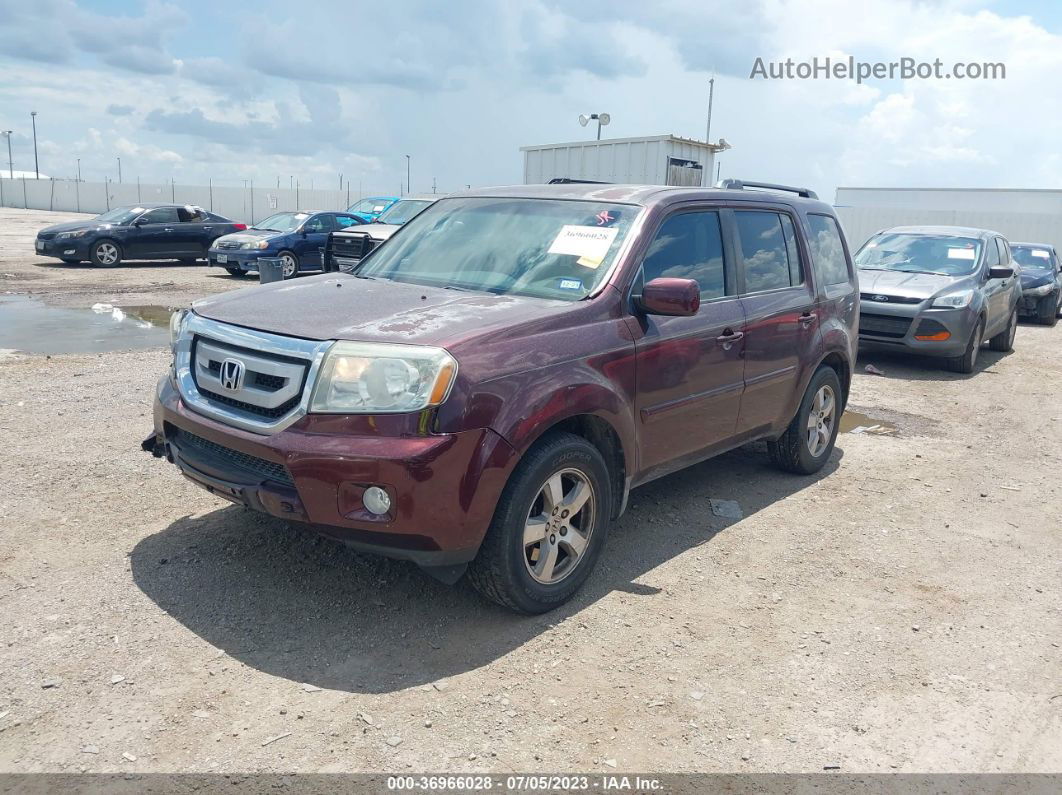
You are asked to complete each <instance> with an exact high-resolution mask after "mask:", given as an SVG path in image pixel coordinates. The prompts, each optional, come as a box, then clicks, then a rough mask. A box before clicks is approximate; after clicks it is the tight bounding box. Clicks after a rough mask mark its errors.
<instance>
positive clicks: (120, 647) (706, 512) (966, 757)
mask: <svg viewBox="0 0 1062 795" xmlns="http://www.w3.org/2000/svg"><path fill="white" fill-rule="evenodd" d="M68 217H70V216H66V215H60V214H49V213H41V212H33V211H28V212H27V211H19V210H0V291H8V292H15V293H22V294H33V295H35V296H37V297H39V298H42V299H44V300H46V301H48V302H50V303H54V304H62V305H65V306H85V307H87V306H90V305H92V304H93V303H96V302H101V301H102V302H111V303H115V304H129V305H144V304H167V305H170V304H172V305H177V304H184V303H187V302H188V301H189V300H191V299H192V298H194V297H196V296H200V295H205V294H208V293H212V292H218V291H220V290H226V289H231V288H233V287H235V286H240V283H239V282H238V281H236V280H234V279H231V278H230V277H228V276H227V275H222V274H221V273H220V272H212V271H209V270H208V269H207V268H204V267H190V266H178V265H176V264H153V265H140V264H137V265H133V266H130V267H124V268H118V269H113V270H95V269H91V268H88V267H85V266H82V267H69V266H64V265H62V264H60V263H57V262H55V261H50V260H44V259H41V258H37V257H34V256H33V255H32V251H31V243H32V234H33V232H34V231H35V230H36V228H38V227H39V226H42V225H44V224H45V223H51V222H54V221H58V220H62V219H63V218H68ZM3 322H4V315H3V309H2V307H0V325H2V324H3ZM870 362H872V363H873V364H875V365H876V366H877V367H880V368H881V369H882V370H884V371H885V373H886V376H885V377H880V376H871V375H866V374H864V373H862V372H860V373H859V374H858V375H857V376H856V377H855V382H854V384H853V395H852V403H853V405H854V407H855V408H856V409H857V410H859V411H862V412H865V413H866V414H868V415H869V416H870V417H872V418H873V419H875V420H882V421H887V422H889V423H891V424H892V425H894V426H895V428H896V430H895V432H893V433H890V434H887V435H879V434H869V433H862V434H852V433H846V434H843V435H842V436H841V437H840V438H839V440H838V446H837V450H836V453H835V454H834V457H833V460H832V461H831V462H830V463H829V465H828V466H827V467H826V468H825V469H824V470H823V471H822V472H821V473H820V474H819V475H818V476H815V477H808V478H805V477H796V476H791V475H783V474H780V473H778V472H776V471H774V470H772V469H771V468H770V467H769V465H768V464H767V462H766V457H765V455H764V451H763V449H762V447H760V446H755V445H753V446H750V447H747V448H743V449H741V450H738V451H735V452H733V453H729V454H727V455H724V456H722V457H720V458H717V459H714V460H712V461H709V462H706V463H704V464H701V465H699V466H696V467H693V468H691V469H688V470H686V471H684V472H681V473H678V474H676V475H673V476H671V477H668V478H665V479H662V480H659V481H657V482H655V483H653V484H650V485H648V486H645V487H643V488H641V489H639V490H637V491H636V492H634V494H633V495H632V505H631V510H630V511H629V513H628V514H627V515H626V516H624V518H623V519H622V520H621V521H620V522H619V523H618V524H617V525H616V526H615V527H614V528H613V531H612V534H611V537H610V539H609V545H608V547H607V549H606V550H605V553H604V555H603V556H602V558H601V562H600V564H599V566H598V569H597V571H596V572H595V573H594V575H593V576H592V577H591V579H590V580H589V582H588V584H587V586H586V588H585V589H584V590H583V592H582V593H581V594H580V595H579V596H578V597H577V598H576V599H575V600H574V602H572V603H571V604H569V605H567V606H565V607H564V608H562V609H560V610H558V611H556V612H554V613H552V614H549V615H547V616H542V617H537V618H526V617H517V616H514V615H511V614H509V613H507V612H505V611H503V610H501V609H498V608H495V607H494V606H492V605H490V604H487V603H486V602H484V601H483V600H482V599H480V598H479V597H478V596H477V595H476V594H475V593H474V592H473V591H472V590H471V589H470V588H468V587H467V586H463V585H460V584H459V585H458V586H456V587H453V588H448V587H445V586H442V585H439V584H437V583H435V582H433V581H432V580H430V579H428V578H426V577H424V576H422V575H421V574H420V573H419V572H418V571H417V570H416V569H414V568H412V567H410V566H408V565H406V564H402V563H397V562H392V561H388V560H384V559H378V558H373V557H369V556H363V555H359V554H357V553H354V552H352V551H349V550H347V549H346V548H344V547H341V546H338V545H336V544H335V543H332V542H330V541H327V540H324V539H321V538H318V537H316V536H314V535H313V534H312V533H309V532H307V531H306V530H305V529H303V528H302V527H300V526H297V525H288V524H285V523H283V522H280V521H277V520H272V519H269V518H263V517H262V516H259V515H256V514H253V513H249V512H246V511H244V510H242V509H239V508H237V507H234V506H228V505H227V504H225V503H223V502H221V501H219V500H217V499H214V498H212V497H211V496H210V495H209V494H207V493H206V492H204V491H201V490H199V489H197V488H196V487H194V486H193V485H191V484H190V483H188V482H186V481H184V480H182V479H181V478H180V477H179V476H178V474H177V472H176V470H175V469H174V468H172V467H171V466H169V465H167V464H164V463H162V462H160V461H157V460H154V459H152V458H150V457H149V456H147V455H145V454H144V453H143V452H141V451H140V449H139V443H140V441H141V439H142V438H144V436H146V435H147V434H148V433H149V431H150V424H151V420H150V402H151V397H152V391H153V387H154V382H155V380H156V378H157V376H158V375H159V374H160V373H161V372H163V370H164V369H165V367H166V365H167V354H166V352H164V351H163V350H159V349H150V350H146V351H144V350H142V351H124V352H114V353H105V354H100V355H55V356H51V357H45V356H42V355H19V354H8V355H6V356H4V357H2V358H0V473H2V478H3V480H2V482H3V488H2V490H0V613H2V617H0V639H2V645H0V671H3V675H2V677H0V770H3V771H63V772H76V771H122V772H132V771H144V772H147V771H152V772H167V771H178V770H191V771H203V772H210V771H227V772H230V771H231V772H237V771H239V772H249V771H271V772H280V771H300V772H309V771H315V772H340V771H381V770H382V771H389V772H405V771H492V772H498V773H502V772H507V771H524V772H556V771H573V770H582V771H600V772H608V771H610V770H612V769H613V768H616V769H618V770H641V771H655V772H663V771H674V772H686V771H821V770H822V769H823V767H824V766H833V765H837V766H840V769H841V770H842V771H848V772H855V771H859V772H876V771H918V772H929V771H933V772H938V771H941V772H942V771H968V772H974V771H979V772H994V771H1014V772H1017V771H1038V772H1057V771H1060V770H1062V675H1060V673H1062V648H1060V646H1059V644H1060V642H1062V631H1060V630H1062V612H1060V610H1062V594H1060V585H1062V576H1060V573H1062V572H1060V568H1062V566H1060V560H1062V554H1060V553H1062V534H1060V533H1059V532H1058V531H1059V521H1058V518H1057V508H1056V506H1057V505H1058V504H1059V497H1060V490H1062V485H1060V484H1062V458H1060V451H1062V446H1060V443H1062V404H1060V402H1059V398H1058V384H1059V383H1060V378H1062V328H1058V329H1048V328H1041V327H1036V326H1028V325H1023V326H1022V327H1021V329H1020V330H1019V333H1018V340H1017V348H1016V351H1015V352H1014V353H1012V354H1010V355H1000V354H996V353H992V352H989V351H988V350H987V349H986V351H985V352H984V354H983V355H982V357H981V363H980V365H979V369H978V372H977V373H976V374H974V375H973V376H971V377H963V376H958V375H953V374H946V373H943V372H941V371H940V370H938V369H936V368H935V367H934V366H933V365H932V363H926V362H920V361H912V360H906V359H902V358H898V357H890V356H884V355H881V356H878V355H875V356H873V357H870V358H866V359H863V360H861V362H860V367H862V365H863V364H865V363H870ZM709 499H723V500H736V501H737V502H738V503H740V505H741V509H742V512H743V518H741V519H738V520H735V519H727V518H723V517H719V516H716V515H714V514H713V513H712V511H711V510H710V503H709ZM1049 506H1050V507H1049Z"/></svg>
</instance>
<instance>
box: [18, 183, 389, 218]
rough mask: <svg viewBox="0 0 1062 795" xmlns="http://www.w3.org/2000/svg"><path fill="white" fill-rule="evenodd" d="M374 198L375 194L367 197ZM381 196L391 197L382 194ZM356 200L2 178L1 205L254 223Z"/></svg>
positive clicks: (313, 193) (309, 193)
mask: <svg viewBox="0 0 1062 795" xmlns="http://www.w3.org/2000/svg"><path fill="white" fill-rule="evenodd" d="M365 195H373V194H369V193H367V194H365ZM377 195H388V194H386V193H381V194H377ZM357 200H358V196H357V193H351V194H349V200H348V192H347V191H346V190H343V191H339V190H320V189H318V190H306V189H303V188H260V187H255V188H254V189H253V190H252V189H251V188H250V187H247V188H242V187H237V188H233V187H217V186H214V187H211V186H210V185H171V184H148V183H144V184H142V185H137V184H136V183H129V182H125V183H120V184H119V183H116V182H107V183H103V182H76V181H74V180H61V179H33V178H32V177H31V178H30V179H22V178H16V179H8V178H6V177H5V178H0V206H2V207H19V208H25V209H30V210H56V211H59V212H82V213H93V214H98V213H102V212H106V211H107V210H109V209H111V208H112V207H122V206H129V205H136V204H140V203H144V202H176V203H178V204H194V205H198V206H200V207H205V208H206V209H208V210H210V211H211V212H215V213H218V214H219V215H223V216H225V217H227V218H231V219H232V220H234V221H243V222H245V223H254V222H255V221H261V220H262V219H263V218H265V217H266V216H268V215H271V214H273V213H275V212H284V211H293V210H345V209H346V208H347V207H349V206H350V205H351V204H353V203H354V202H355V201H357Z"/></svg>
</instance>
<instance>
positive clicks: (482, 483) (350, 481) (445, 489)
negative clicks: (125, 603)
mask: <svg viewBox="0 0 1062 795" xmlns="http://www.w3.org/2000/svg"><path fill="white" fill-rule="evenodd" d="M154 425H155V430H154V434H153V435H152V436H151V437H149V438H148V439H147V440H145V442H144V445H143V446H144V449H145V450H150V451H151V452H153V453H155V454H156V455H160V456H165V457H166V458H167V460H169V461H171V462H172V463H173V464H175V465H176V466H177V467H178V469H179V470H180V471H181V473H182V474H183V475H184V476H185V477H187V478H188V479H189V480H191V481H192V482H194V483H195V484H197V485H199V486H201V487H202V488H205V489H206V490H207V491H209V492H211V493H212V494H215V495H216V496H218V497H221V498H223V499H225V500H228V501H230V502H234V503H236V504H239V505H244V506H246V507H248V508H252V509H254V510H257V511H262V512H264V513H268V514H271V515H273V516H277V517H280V518H282V519H289V520H295V521H300V522H306V523H308V524H312V525H315V526H316V527H315V529H316V530H317V531H318V532H320V533H322V534H323V535H327V536H330V537H332V538H335V539H337V540H340V541H343V542H345V543H348V544H351V545H352V546H356V547H360V548H364V549H367V550H370V551H373V552H376V553H378V554H383V555H387V556H389V557H396V558H403V559H407V560H412V561H414V562H415V563H417V564H418V565H421V566H425V567H441V566H456V565H460V564H462V563H466V562H468V561H470V560H471V559H472V558H474V557H475V555H476V552H477V550H478V549H479V545H480V542H481V541H482V540H483V535H484V533H485V532H486V529H487V527H488V526H489V524H490V521H491V519H492V517H493V515H494V508H495V506H496V505H497V501H498V498H499V497H500V495H501V491H502V489H503V488H504V486H505V483H506V481H507V480H508V477H509V474H510V473H511V471H512V468H513V466H515V463H516V454H515V452H514V451H513V449H512V448H511V447H510V446H509V444H508V443H507V442H505V441H504V440H503V439H502V438H501V437H500V436H498V435H497V434H495V433H494V432H493V431H490V430H488V429H478V430H470V431H464V432H460V433H455V434H427V435H419V436H418V435H401V436H382V435H379V433H375V434H374V433H371V432H366V431H369V425H371V423H370V424H369V425H366V426H365V427H364V428H359V429H358V430H359V432H351V430H350V425H349V423H345V422H344V418H340V417H335V416H325V415H307V416H306V417H303V418H302V419H301V420H299V421H298V422H296V423H295V424H293V425H291V426H289V427H288V428H285V429H284V430H282V431H278V432H276V433H274V434H272V435H268V436H264V435H259V434H255V433H251V432H249V431H242V430H239V429H236V428H232V427H229V426H227V425H223V424H221V423H219V422H216V421H214V420H212V419H209V418H207V417H204V416H202V415H200V414H198V413H195V412H193V411H192V410H191V409H189V408H188V407H187V406H186V405H185V404H184V402H183V401H182V400H181V399H180V395H179V393H178V392H177V390H176V389H175V387H174V386H173V384H172V382H171V381H170V379H169V377H164V378H163V379H162V380H161V381H160V382H159V389H158V395H157V398H156V400H155V406H154ZM370 485H375V486H380V487H382V488H384V489H385V490H386V491H387V492H388V494H389V495H390V497H391V506H392V507H391V511H390V513H388V514H387V515H384V516H374V515H372V514H370V513H369V512H368V511H367V510H365V508H364V506H363V505H362V503H361V495H362V494H363V493H364V491H365V489H366V488H368V487H369V486H370Z"/></svg>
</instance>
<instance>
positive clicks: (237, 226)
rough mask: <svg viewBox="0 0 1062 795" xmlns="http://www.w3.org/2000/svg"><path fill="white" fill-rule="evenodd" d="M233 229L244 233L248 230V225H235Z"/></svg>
mask: <svg viewBox="0 0 1062 795" xmlns="http://www.w3.org/2000/svg"><path fill="white" fill-rule="evenodd" d="M232 228H233V229H235V230H236V231H237V232H242V231H243V230H244V229H246V228H247V224H233V225H232Z"/></svg>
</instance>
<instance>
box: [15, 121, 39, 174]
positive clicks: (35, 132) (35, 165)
mask: <svg viewBox="0 0 1062 795" xmlns="http://www.w3.org/2000/svg"><path fill="white" fill-rule="evenodd" d="M30 121H31V122H33V171H34V173H35V174H36V175H37V179H40V178H41V167H40V166H39V165H38V164H37V111H35V110H31V111H30ZM8 140H10V139H8Z"/></svg>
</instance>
